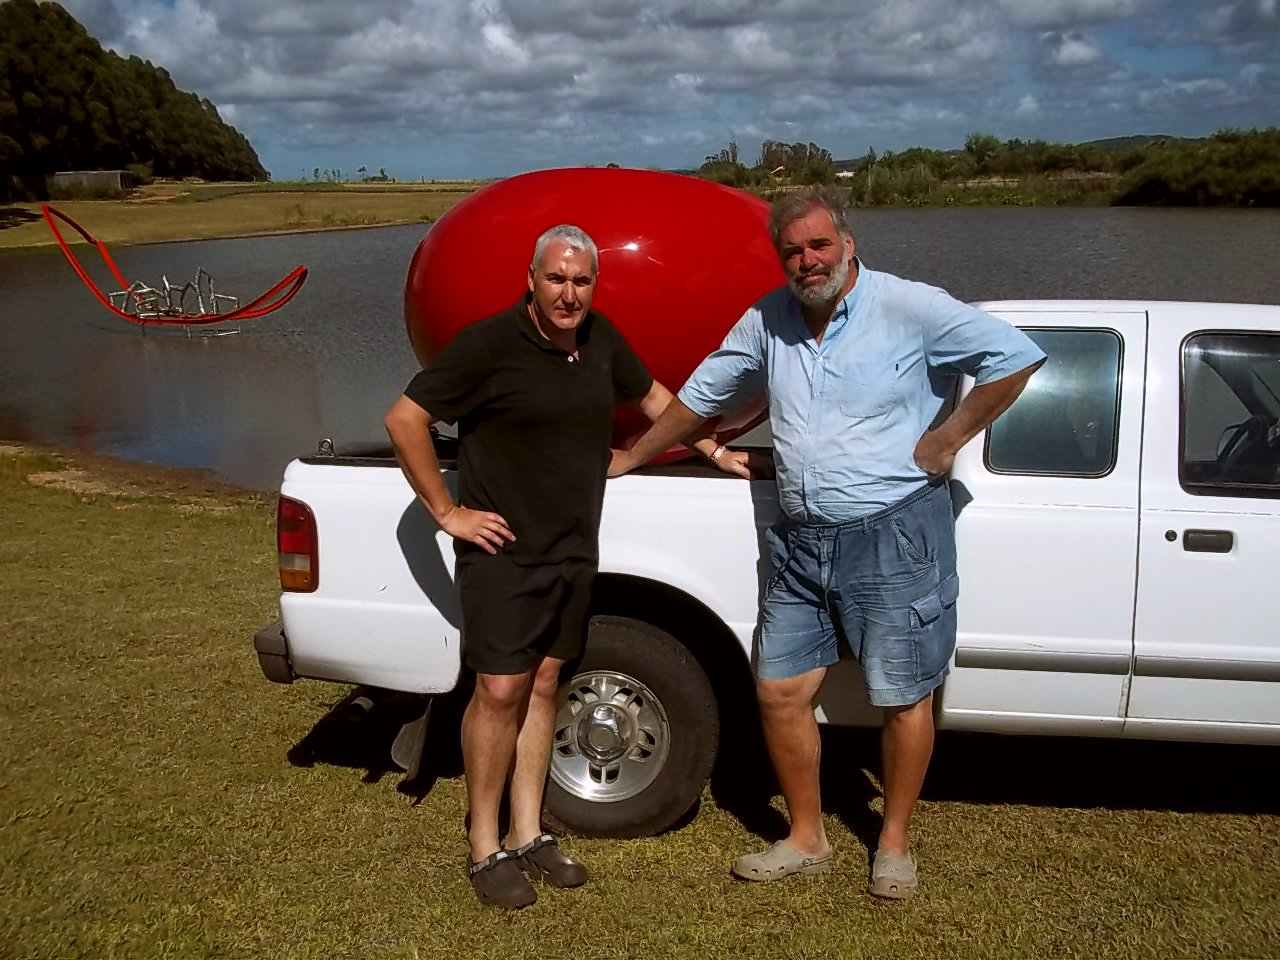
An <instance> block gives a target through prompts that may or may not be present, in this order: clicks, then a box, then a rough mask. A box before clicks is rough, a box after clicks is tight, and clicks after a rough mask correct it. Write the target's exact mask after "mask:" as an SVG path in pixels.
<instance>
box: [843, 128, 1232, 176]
mask: <svg viewBox="0 0 1280 960" xmlns="http://www.w3.org/2000/svg"><path fill="white" fill-rule="evenodd" d="M1206 142H1208V138H1207V137H1174V136H1171V135H1169V134H1167V133H1151V134H1148V133H1144V134H1135V135H1133V136H1129V137H1107V138H1106V139H1103V140H1086V141H1084V142H1082V143H1075V144H1063V146H1073V147H1077V148H1086V147H1094V148H1096V149H1098V150H1101V151H1103V152H1104V153H1125V152H1127V151H1129V150H1137V149H1138V148H1139V147H1146V146H1149V145H1151V144H1153V143H1158V144H1186V143H1206ZM908 149H918V148H915V147H912V148H908ZM896 152H898V153H901V152H903V151H896ZM937 152H938V153H941V154H945V155H947V156H952V157H955V156H959V155H960V154H962V153H964V148H963V147H954V148H952V149H950V150H939V151H937ZM864 159H865V155H864V156H862V157H854V158H852V159H849V160H835V161H833V162H832V164H831V166H832V169H834V170H837V171H840V170H856V169H857V168H858V167H860V166H861V165H862V162H863V160H864Z"/></svg>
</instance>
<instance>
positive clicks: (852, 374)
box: [837, 360, 898, 417]
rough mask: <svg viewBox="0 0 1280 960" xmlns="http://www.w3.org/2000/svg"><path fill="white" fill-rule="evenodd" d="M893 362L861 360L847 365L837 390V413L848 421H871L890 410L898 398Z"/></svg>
mask: <svg viewBox="0 0 1280 960" xmlns="http://www.w3.org/2000/svg"><path fill="white" fill-rule="evenodd" d="M897 380H898V378H897V374H896V369H895V367H894V364H893V363H892V361H884V360H860V361H858V362H857V363H849V364H846V365H845V367H844V369H843V370H842V371H841V374H840V383H839V385H838V387H837V389H838V392H839V397H840V412H841V413H843V414H845V415H846V416H850V417H874V416H878V415H879V414H882V413H884V412H885V411H886V410H888V409H889V408H890V407H891V406H893V402H894V399H895V395H896V394H897V387H898V382H897Z"/></svg>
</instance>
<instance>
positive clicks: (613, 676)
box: [551, 670, 671, 803]
mask: <svg viewBox="0 0 1280 960" xmlns="http://www.w3.org/2000/svg"><path fill="white" fill-rule="evenodd" d="M670 748H671V725H670V723H669V722H668V721H667V713H666V711H665V710H664V709H663V708H662V703H661V701H659V700H658V698H657V697H656V696H654V694H653V691H652V690H650V689H649V688H648V687H647V686H645V685H644V684H643V683H641V682H640V681H638V680H636V679H635V678H634V677H629V676H627V675H626V674H624V673H617V672H615V671H611V670H592V671H588V672H586V673H580V674H578V675H577V676H575V677H574V678H573V679H572V680H570V681H569V682H568V684H566V685H565V690H564V693H563V694H562V698H561V700H560V704H559V707H558V709H557V710H556V721H555V734H554V736H553V739H552V743H551V779H552V781H553V782H555V783H556V784H557V785H558V786H560V787H561V788H562V789H564V790H565V791H567V792H568V793H570V794H572V795H573V796H575V797H581V798H582V799H584V800H591V801H595V802H598V803H614V802H617V801H619V800H628V799H630V798H631V797H634V796H636V795H637V794H639V793H641V792H642V791H643V790H644V789H645V788H646V787H648V786H649V785H650V784H651V783H653V781H654V780H656V779H657V777H658V774H660V773H661V772H662V767H663V765H664V764H665V763H666V759H667V754H668V752H669V751H670Z"/></svg>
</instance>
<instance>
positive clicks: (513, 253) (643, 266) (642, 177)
mask: <svg viewBox="0 0 1280 960" xmlns="http://www.w3.org/2000/svg"><path fill="white" fill-rule="evenodd" d="M768 215H769V207H768V205H767V204H766V203H765V202H764V201H762V200H760V199H758V198H756V197H753V196H751V195H750V194H747V193H743V192H742V191H739V190H734V189H731V188H729V187H723V186H720V185H719V184H715V183H711V182H709V181H706V180H699V179H697V178H695V177H689V176H682V175H680V174H673V173H657V172H653V171H646V170H623V169H617V168H585V169H567V170H544V171H540V172H537V173H527V174H523V175H521V176H518V177H512V178H511V179H509V180H502V181H499V182H498V183H494V184H491V185H489V186H487V187H484V188H483V189H481V190H478V191H476V192H475V193H474V194H472V195H471V196H469V197H467V198H466V199H465V200H463V201H461V202H460V203H458V204H457V205H455V206H454V207H452V208H451V209H450V210H449V211H448V212H447V213H445V215H444V216H442V217H441V218H440V220H439V221H438V222H437V223H435V224H434V225H433V226H432V227H431V228H430V229H429V230H428V231H427V235H426V236H425V237H424V238H423V239H422V242H421V243H419V245H418V249H417V252H416V253H415V254H414V257H413V262H412V263H411V265H410V267H409V276H408V281H407V283H406V289H405V325H406V327H407V329H408V333H409V338H410V340H411V341H412V343H413V348H414V351H415V352H416V353H417V355H418V359H419V360H421V361H422V362H423V363H424V364H426V363H429V362H430V361H431V358H432V357H434V356H435V355H436V354H437V353H439V352H440V350H441V349H443V348H444V346H445V344H447V343H448V342H449V341H450V340H451V339H452V338H453V336H454V335H455V334H456V333H457V332H458V331H459V330H460V329H462V328H463V327H464V326H466V325H467V324H470V323H475V322H476V321H478V320H481V319H483V318H484V317H487V316H489V315H491V314H494V313H498V312H499V311H501V310H504V309H506V308H508V307H510V306H511V305H512V304H513V303H515V302H516V301H517V300H518V299H519V298H520V297H521V296H522V294H523V293H524V291H525V290H526V289H527V282H526V277H527V275H528V269H529V258H530V256H531V254H532V252H533V244H534V241H535V240H537V238H538V236H539V235H540V234H541V233H542V232H543V231H544V230H546V229H547V228H548V227H552V226H555V225H556V224H558V223H572V224H574V225H576V226H579V227H581V228H582V229H583V230H585V231H586V232H587V233H588V234H590V235H591V238H592V239H593V240H594V241H595V242H596V246H597V248H598V249H599V255H600V281H599V284H598V286H597V287H596V295H595V301H594V303H593V304H592V306H593V308H594V309H597V310H599V311H600V312H601V313H603V314H605V315H606V316H608V317H609V319H610V320H612V321H613V323H614V324H615V325H616V326H617V327H618V328H619V329H620V330H621V331H622V332H623V334H624V335H625V336H626V338H627V340H628V341H629V342H630V343H631V346H632V347H633V348H634V349H635V351H636V352H637V353H638V354H639V355H640V357H641V359H643V360H644V362H645V365H646V366H648V368H649V371H650V372H651V373H652V374H653V375H654V376H655V377H656V378H657V379H658V380H660V381H661V382H662V383H664V384H665V385H666V386H667V387H669V388H670V389H671V390H672V391H673V392H674V391H676V390H678V389H679V388H680V386H681V385H682V384H683V383H684V382H685V380H686V379H688V377H689V374H691V373H692V372H693V370H694V368H695V367H696V366H697V365H698V363H699V362H700V361H701V360H702V359H703V357H705V356H706V355H707V354H708V353H710V352H711V351H712V350H715V349H716V348H717V347H718V346H720V342H721V341H722V340H723V339H724V335H725V334H726V333H728V331H729V329H730V327H732V326H733V324H734V323H735V322H736V321H737V319H738V318H739V317H740V316H742V312H743V311H744V310H745V309H746V308H747V307H749V306H750V305H751V304H752V303H754V302H755V301H756V300H757V299H759V298H760V297H761V296H763V295H764V294H765V293H767V292H768V291H769V290H771V289H773V288H774V287H776V286H778V285H780V284H781V283H783V282H784V279H785V278H784V276H783V273H782V268H781V267H780V266H779V264H778V257H777V254H776V253H775V252H774V250H773V246H772V244H771V242H770V240H769V236H768V232H767V229H766V223H767V220H768ZM763 418H764V407H763V403H761V402H755V403H752V404H751V405H750V406H749V407H747V408H744V409H742V410H740V411H738V412H737V413H736V414H735V415H733V416H731V417H727V418H725V419H724V420H722V421H721V422H720V423H719V424H718V425H717V431H716V436H717V438H718V439H719V440H720V441H721V442H725V441H727V440H731V439H733V438H734V437H736V436H739V435H740V434H742V433H744V432H746V431H747V430H749V429H750V428H751V427H753V426H755V425H756V424H757V423H759V422H760V421H761V420H762V419H763ZM645 426H646V423H645V421H644V419H643V417H641V416H640V415H639V414H636V413H631V412H630V411H620V412H619V416H618V419H617V421H616V422H615V426H614V443H615V444H618V445H626V444H629V443H631V442H633V441H634V439H635V438H636V437H637V436H639V434H640V433H642V432H643V430H644V428H645Z"/></svg>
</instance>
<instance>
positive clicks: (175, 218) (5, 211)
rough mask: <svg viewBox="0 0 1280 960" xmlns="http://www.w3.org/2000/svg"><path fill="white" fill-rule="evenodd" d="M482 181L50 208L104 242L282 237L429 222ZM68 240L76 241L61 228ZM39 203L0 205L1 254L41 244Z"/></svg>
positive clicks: (204, 194) (183, 192) (166, 196)
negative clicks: (275, 234)
mask: <svg viewBox="0 0 1280 960" xmlns="http://www.w3.org/2000/svg"><path fill="white" fill-rule="evenodd" d="M480 185H481V184H480V183H479V182H461V181H459V182H452V181H451V182H442V183H428V184H336V183H334V184H331V183H295V184H289V183H283V184H274V183H266V184H243V183H236V184H204V185H194V186H193V185H190V184H157V185H155V186H152V187H147V188H144V189H143V190H141V191H139V194H138V196H136V197H134V198H131V199H128V200H66V201H58V202H55V203H54V204H53V205H54V206H55V207H57V208H58V209H59V210H61V211H63V212H64V213H66V214H67V215H68V216H70V217H71V218H72V219H74V220H76V221H78V222H79V223H80V225H81V226H83V227H84V228H85V229H86V230H88V231H89V232H90V233H91V234H92V235H93V236H94V237H96V238H97V239H99V240H102V241H103V242H105V243H107V244H124V243H151V242H156V241H164V240H208V239H213V238H216V237H231V236H246V235H252V234H264V233H287V232H291V231H297V230H323V229H333V228H338V227H358V226H374V225H384V224H394V223H420V222H424V221H428V220H434V219H436V218H437V217H439V216H440V215H441V214H442V213H444V211H446V210H448V209H449V207H451V206H453V204H455V203H457V202H458V200H460V199H462V198H463V197H464V196H466V195H467V194H468V193H470V192H471V191H473V190H475V189H476V188H477V187H478V186H480ZM60 226H62V230H63V235H64V236H66V237H67V239H68V241H70V240H72V238H74V239H75V241H76V242H79V239H80V238H79V236H78V235H77V234H76V233H75V231H74V230H71V229H70V228H69V227H65V226H63V225H60ZM54 242H55V241H54V239H53V234H52V233H51V232H50V230H49V227H48V226H47V225H46V224H45V222H44V218H43V217H42V216H41V215H40V205H39V204H38V203H16V204H10V205H8V206H6V207H0V250H5V249H19V248H24V247H36V246H47V245H49V244H52V243H54Z"/></svg>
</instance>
